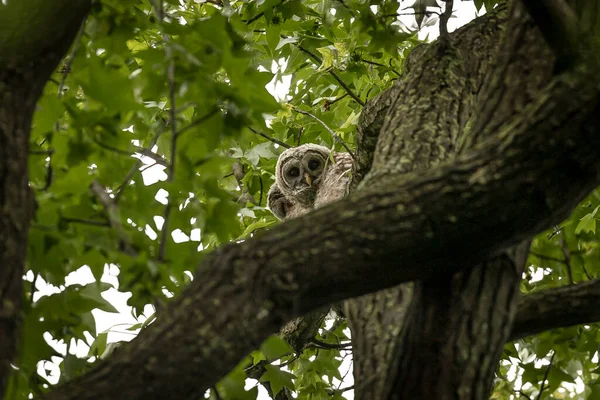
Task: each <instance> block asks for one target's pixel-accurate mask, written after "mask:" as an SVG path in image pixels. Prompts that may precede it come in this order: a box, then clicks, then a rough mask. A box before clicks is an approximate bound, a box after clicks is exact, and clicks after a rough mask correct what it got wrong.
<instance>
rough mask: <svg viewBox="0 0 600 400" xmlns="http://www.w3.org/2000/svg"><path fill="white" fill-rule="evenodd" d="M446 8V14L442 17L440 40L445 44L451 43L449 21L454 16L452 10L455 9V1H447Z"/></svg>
mask: <svg viewBox="0 0 600 400" xmlns="http://www.w3.org/2000/svg"><path fill="white" fill-rule="evenodd" d="M445 1H446V8H445V9H444V12H443V13H442V15H441V16H440V38H441V40H443V41H444V42H446V43H448V42H449V41H450V37H449V36H448V21H449V20H450V17H451V16H452V8H453V7H454V0H445Z"/></svg>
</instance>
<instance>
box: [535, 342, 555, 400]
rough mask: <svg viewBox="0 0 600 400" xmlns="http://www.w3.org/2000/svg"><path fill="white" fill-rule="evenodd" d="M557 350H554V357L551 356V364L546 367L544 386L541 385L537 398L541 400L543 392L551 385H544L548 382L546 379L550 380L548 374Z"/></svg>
mask: <svg viewBox="0 0 600 400" xmlns="http://www.w3.org/2000/svg"><path fill="white" fill-rule="evenodd" d="M555 355H556V352H555V351H553V352H552V357H550V364H548V368H546V372H545V373H544V379H543V380H542V386H541V387H540V392H539V393H538V395H537V397H536V400H540V399H541V398H542V392H543V391H544V389H546V388H547V387H549V386H546V387H544V385H545V384H546V380H548V374H549V373H550V368H552V363H553V362H554V356H555Z"/></svg>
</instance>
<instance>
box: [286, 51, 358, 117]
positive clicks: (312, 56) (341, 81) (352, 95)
mask: <svg viewBox="0 0 600 400" xmlns="http://www.w3.org/2000/svg"><path fill="white" fill-rule="evenodd" d="M294 45H295V46H296V47H297V48H298V49H300V50H301V51H303V52H305V53H306V54H308V55H309V56H310V57H311V58H312V59H313V60H315V61H316V62H317V63H318V64H321V63H322V62H323V60H321V58H320V57H318V56H317V55H316V54H314V53H313V52H312V51H309V50H307V49H306V48H304V47H303V46H302V45H299V44H297V43H294ZM328 72H329V74H330V75H331V76H332V77H333V79H335V80H336V81H337V82H338V83H339V84H340V86H341V87H343V88H344V90H345V91H346V93H348V94H349V95H350V97H352V98H353V99H354V100H356V102H357V103H358V104H360V105H361V106H363V107H364V106H365V102H364V101H362V100H361V99H360V97H358V96H357V95H356V94H355V93H354V92H353V91H352V89H350V86H348V85H347V84H346V82H344V81H343V80H342V78H340V77H339V75H338V74H336V72H335V71H334V70H332V69H329V70H328Z"/></svg>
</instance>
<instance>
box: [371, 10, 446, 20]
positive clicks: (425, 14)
mask: <svg viewBox="0 0 600 400" xmlns="http://www.w3.org/2000/svg"><path fill="white" fill-rule="evenodd" d="M403 15H424V16H426V17H430V16H431V15H438V16H439V15H440V13H438V12H437V11H414V12H405V13H394V14H383V15H382V16H381V18H391V17H401V16H403Z"/></svg>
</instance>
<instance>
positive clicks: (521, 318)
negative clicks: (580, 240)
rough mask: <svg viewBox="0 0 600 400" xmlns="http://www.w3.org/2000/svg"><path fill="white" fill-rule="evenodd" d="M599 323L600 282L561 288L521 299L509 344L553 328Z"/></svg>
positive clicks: (595, 281)
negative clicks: (511, 341)
mask: <svg viewBox="0 0 600 400" xmlns="http://www.w3.org/2000/svg"><path fill="white" fill-rule="evenodd" d="M598 321H600V280H598V279H597V280H594V281H589V282H585V283H580V284H577V285H569V286H563V287H560V288H556V289H550V290H544V291H540V292H537V293H532V294H529V295H527V296H524V297H523V298H522V299H521V300H520V302H519V308H518V312H517V316H516V318H515V322H514V324H513V328H512V332H511V334H510V340H516V339H520V338H523V337H525V336H528V335H534V334H536V333H540V332H544V331H547V330H550V329H553V328H558V327H566V326H572V325H579V324H586V323H587V324H590V323H594V322H598Z"/></svg>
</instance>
